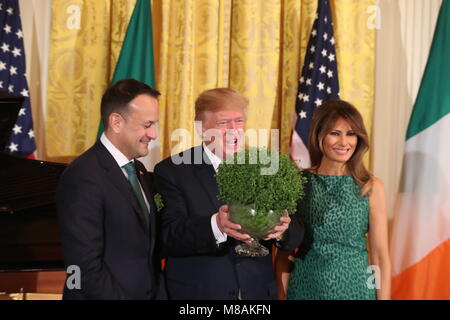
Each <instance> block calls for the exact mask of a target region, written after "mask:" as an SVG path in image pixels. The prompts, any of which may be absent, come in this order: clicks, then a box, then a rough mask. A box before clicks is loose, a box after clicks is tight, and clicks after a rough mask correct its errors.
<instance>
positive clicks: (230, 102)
mask: <svg viewBox="0 0 450 320" xmlns="http://www.w3.org/2000/svg"><path fill="white" fill-rule="evenodd" d="M247 106H248V99H247V98H246V97H244V96H243V95H242V94H241V93H239V92H238V91H237V90H234V89H231V88H215V89H210V90H206V91H203V92H202V93H201V94H200V95H199V96H198V98H197V100H196V101H195V120H196V121H198V120H203V115H204V113H205V112H206V111H211V112H214V111H217V110H220V109H230V108H240V109H242V110H243V111H244V114H247Z"/></svg>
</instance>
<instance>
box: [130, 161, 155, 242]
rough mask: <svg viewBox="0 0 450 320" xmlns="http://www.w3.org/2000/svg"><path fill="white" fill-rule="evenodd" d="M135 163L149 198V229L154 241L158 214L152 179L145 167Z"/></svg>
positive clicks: (139, 178)
mask: <svg viewBox="0 0 450 320" xmlns="http://www.w3.org/2000/svg"><path fill="white" fill-rule="evenodd" d="M134 161H135V167H136V174H137V176H138V180H139V183H140V184H141V186H142V189H143V190H144V194H145V197H146V198H147V202H148V205H149V208H148V209H149V211H150V212H149V215H150V216H149V228H150V232H151V235H152V239H153V238H154V237H153V235H154V234H155V231H156V230H155V214H156V208H155V206H154V201H153V190H152V185H153V184H152V177H151V175H150V174H149V173H148V172H147V170H146V169H145V167H144V165H143V164H142V163H141V162H139V161H138V160H134Z"/></svg>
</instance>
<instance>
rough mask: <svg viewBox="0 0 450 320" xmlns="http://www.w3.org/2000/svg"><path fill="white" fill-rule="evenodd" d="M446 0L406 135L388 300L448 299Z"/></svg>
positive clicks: (449, 8)
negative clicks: (390, 295) (390, 296)
mask: <svg viewBox="0 0 450 320" xmlns="http://www.w3.org/2000/svg"><path fill="white" fill-rule="evenodd" d="M449 84H450V0H443V2H442V6H441V9H440V13H439V18H438V21H437V24H436V30H435V33H434V38H433V43H432V46H431V50H430V54H429V57H428V63H427V66H426V69H425V72H424V76H423V78H422V83H421V86H420V89H419V93H418V96H417V99H416V102H415V105H414V108H413V112H412V115H411V119H410V122H409V126H408V131H407V134H406V145H405V155H404V160H403V172H402V181H401V184H400V191H399V196H398V199H397V200H398V201H397V203H396V212H395V214H396V216H395V219H394V224H393V231H392V236H391V257H392V267H393V280H392V298H394V299H450V87H449Z"/></svg>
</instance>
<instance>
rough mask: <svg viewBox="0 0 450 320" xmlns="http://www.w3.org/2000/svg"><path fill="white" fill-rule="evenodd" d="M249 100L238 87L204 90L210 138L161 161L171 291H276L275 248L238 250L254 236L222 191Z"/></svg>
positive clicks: (263, 294)
mask: <svg viewBox="0 0 450 320" xmlns="http://www.w3.org/2000/svg"><path fill="white" fill-rule="evenodd" d="M247 104H248V100H247V99H246V98H245V97H243V96H242V95H241V94H240V93H239V92H237V91H235V90H232V89H226V88H218V89H212V90H208V91H205V92H203V93H202V94H201V95H200V96H199V98H198V99H197V101H196V106H195V113H196V120H197V124H198V125H200V124H201V128H199V130H198V131H199V133H200V134H201V135H202V139H203V144H202V145H200V146H197V147H194V148H192V149H189V150H186V151H184V152H182V153H181V154H178V155H175V156H172V157H171V158H167V159H165V160H163V161H162V162H160V163H159V164H158V165H157V166H156V167H155V181H156V186H157V189H158V192H159V193H160V194H161V195H162V197H163V199H164V210H163V212H162V214H161V222H162V227H161V228H162V239H163V240H162V247H163V250H164V252H165V254H166V255H167V260H166V268H165V275H166V283H167V292H168V296H169V298H170V299H226V300H230V299H235V300H236V299H257V300H262V299H276V295H277V290H276V285H275V280H274V272H273V268H272V257H271V255H269V256H266V257H258V258H249V257H243V256H239V255H237V254H236V253H235V251H234V247H235V246H236V245H237V244H238V240H241V241H249V239H250V236H249V235H244V234H241V233H239V229H240V228H241V227H240V226H239V225H237V224H234V223H232V222H231V221H230V220H229V213H228V207H227V206H226V205H225V204H224V203H223V202H221V201H219V200H218V199H217V196H218V194H219V192H218V186H217V182H216V180H215V177H214V174H215V173H216V171H217V167H218V165H219V164H220V162H221V161H222V159H225V158H226V157H227V156H229V155H232V154H234V153H235V152H236V151H238V150H239V149H240V148H241V147H242V142H243V131H244V128H245V121H246V108H247ZM289 222H290V219H289V217H283V218H282V219H281V222H280V225H279V226H277V227H275V230H273V231H274V233H273V234H271V235H270V236H269V237H268V239H267V240H270V239H274V238H277V237H279V236H280V235H281V234H282V233H283V232H284V230H286V229H287V226H288V224H289ZM271 243H273V240H272V241H271V242H269V244H268V246H269V248H270V247H271Z"/></svg>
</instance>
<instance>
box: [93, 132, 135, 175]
mask: <svg viewBox="0 0 450 320" xmlns="http://www.w3.org/2000/svg"><path fill="white" fill-rule="evenodd" d="M100 142H101V143H102V144H103V145H104V146H105V148H106V149H107V150H108V151H109V153H111V155H112V156H113V158H114V160H116V162H117V164H118V165H119V167H121V168H122V167H123V166H124V165H126V164H127V163H128V162H130V160H128V158H127V157H126V156H125V155H124V154H123V153H122V152H121V151H120V150H119V149H117V148H116V147H115V146H114V145H113V143H112V142H111V141H110V140H109V139H108V138H107V137H106V135H105V133H104V132H103V133H102V136H101V137H100ZM131 161H133V160H131Z"/></svg>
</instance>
